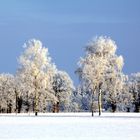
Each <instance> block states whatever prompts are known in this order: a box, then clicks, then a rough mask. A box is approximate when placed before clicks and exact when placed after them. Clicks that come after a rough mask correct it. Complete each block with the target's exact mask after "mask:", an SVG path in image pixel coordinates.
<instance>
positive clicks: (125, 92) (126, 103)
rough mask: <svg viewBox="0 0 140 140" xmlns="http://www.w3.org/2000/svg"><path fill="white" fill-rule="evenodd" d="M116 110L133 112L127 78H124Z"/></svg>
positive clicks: (129, 85)
mask: <svg viewBox="0 0 140 140" xmlns="http://www.w3.org/2000/svg"><path fill="white" fill-rule="evenodd" d="M118 98H119V99H118V103H117V109H118V111H123V112H124V111H125V112H132V111H134V105H133V100H134V99H133V94H132V93H131V84H130V82H129V77H128V76H127V75H125V76H124V84H123V89H122V92H121V94H119V96H118Z"/></svg>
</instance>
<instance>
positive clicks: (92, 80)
mask: <svg viewBox="0 0 140 140" xmlns="http://www.w3.org/2000/svg"><path fill="white" fill-rule="evenodd" d="M116 48H117V46H116V44H115V42H114V41H113V40H111V39H110V38H107V37H102V36H101V37H97V38H95V39H94V40H92V41H91V42H89V43H88V45H87V46H86V48H85V51H86V55H85V57H84V58H81V59H80V61H79V62H78V66H79V67H78V69H77V70H76V73H77V74H78V75H79V77H80V80H81V84H82V85H83V86H84V87H85V88H87V89H88V90H89V91H91V92H90V93H91V94H92V107H91V108H92V116H93V99H94V100H96V98H97V100H98V108H99V115H101V94H102V93H103V92H105V91H106V89H110V88H109V85H110V86H112V88H113V92H112V91H109V94H111V95H112V96H113V94H114V92H115V90H117V89H116V88H119V87H117V86H116V85H115V86H114V85H113V83H112V82H113V80H114V79H113V77H116V79H117V78H118V77H119V76H120V75H119V74H118V73H121V70H122V66H123V59H122V57H121V56H119V57H118V56H117V55H116V54H115V52H116ZM109 79H110V80H109ZM118 82H119V80H118ZM118 82H115V83H114V84H118ZM108 83H109V84H108ZM113 86H114V87H113Z"/></svg>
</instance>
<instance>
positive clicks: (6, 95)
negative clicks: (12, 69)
mask: <svg viewBox="0 0 140 140" xmlns="http://www.w3.org/2000/svg"><path fill="white" fill-rule="evenodd" d="M14 81H15V79H14V76H13V75H11V74H1V75H0V111H1V112H7V113H11V112H14V111H15V108H16V106H15V105H16V103H15V91H14V83H15V82H14Z"/></svg>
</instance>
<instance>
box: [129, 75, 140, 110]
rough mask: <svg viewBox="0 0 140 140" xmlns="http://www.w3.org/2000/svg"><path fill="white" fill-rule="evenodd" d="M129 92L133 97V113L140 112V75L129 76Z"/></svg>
mask: <svg viewBox="0 0 140 140" xmlns="http://www.w3.org/2000/svg"><path fill="white" fill-rule="evenodd" d="M129 92H130V93H131V94H132V96H133V104H134V106H135V109H134V111H135V112H140V73H134V74H131V75H130V76H129Z"/></svg>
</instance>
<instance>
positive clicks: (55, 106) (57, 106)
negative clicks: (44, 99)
mask: <svg viewBox="0 0 140 140" xmlns="http://www.w3.org/2000/svg"><path fill="white" fill-rule="evenodd" d="M52 112H53V113H58V112H59V102H57V103H54V104H53V109H52Z"/></svg>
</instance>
